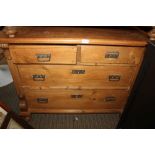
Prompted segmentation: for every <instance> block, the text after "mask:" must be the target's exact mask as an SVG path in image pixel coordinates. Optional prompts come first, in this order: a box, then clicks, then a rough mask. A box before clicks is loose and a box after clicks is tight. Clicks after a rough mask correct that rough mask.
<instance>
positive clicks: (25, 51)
mask: <svg viewBox="0 0 155 155" xmlns="http://www.w3.org/2000/svg"><path fill="white" fill-rule="evenodd" d="M9 48H10V53H11V57H12V59H13V63H35V64H39V63H43V64H76V52H77V47H76V46H48V45H47V46H10V47H9Z"/></svg>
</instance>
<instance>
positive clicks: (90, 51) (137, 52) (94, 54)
mask: <svg viewBox="0 0 155 155" xmlns="http://www.w3.org/2000/svg"><path fill="white" fill-rule="evenodd" d="M144 49H145V48H144V47H119V46H81V63H92V64H113V63H114V64H139V63H140V60H141V59H142V57H143V53H144Z"/></svg>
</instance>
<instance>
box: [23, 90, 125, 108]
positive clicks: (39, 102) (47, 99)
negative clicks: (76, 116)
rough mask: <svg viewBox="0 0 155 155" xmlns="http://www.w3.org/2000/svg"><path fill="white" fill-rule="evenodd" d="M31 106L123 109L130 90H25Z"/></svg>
mask: <svg viewBox="0 0 155 155" xmlns="http://www.w3.org/2000/svg"><path fill="white" fill-rule="evenodd" d="M25 97H26V101H27V103H28V106H29V108H38V109H39V108H53V109H111V108H112V109H121V108H123V106H124V104H125V103H126V100H127V97H128V92H127V91H124V90H63V89H53V90H47V91H41V90H25Z"/></svg>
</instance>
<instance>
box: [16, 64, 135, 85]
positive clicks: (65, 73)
mask: <svg viewBox="0 0 155 155" xmlns="http://www.w3.org/2000/svg"><path fill="white" fill-rule="evenodd" d="M18 70H19V75H20V78H21V81H22V85H23V86H30V87H33V86H36V87H42V86H46V87H54V88H55V87H57V88H75V87H76V88H77V87H82V88H106V87H110V88H113V87H114V88H122V87H125V88H129V87H130V85H131V82H132V81H133V78H134V76H135V70H136V67H128V66H111V65H110V66H80V65H77V66H76V65H71V66H69V65H18Z"/></svg>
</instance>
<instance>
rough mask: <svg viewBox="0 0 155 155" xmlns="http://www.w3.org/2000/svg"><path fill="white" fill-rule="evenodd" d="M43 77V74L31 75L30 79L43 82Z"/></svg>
mask: <svg viewBox="0 0 155 155" xmlns="http://www.w3.org/2000/svg"><path fill="white" fill-rule="evenodd" d="M45 77H46V76H45V75H43V74H34V75H32V78H33V80H34V81H45Z"/></svg>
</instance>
